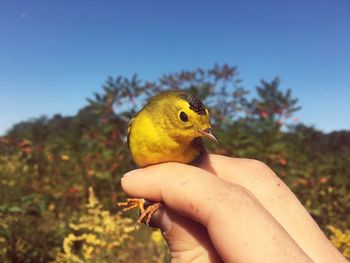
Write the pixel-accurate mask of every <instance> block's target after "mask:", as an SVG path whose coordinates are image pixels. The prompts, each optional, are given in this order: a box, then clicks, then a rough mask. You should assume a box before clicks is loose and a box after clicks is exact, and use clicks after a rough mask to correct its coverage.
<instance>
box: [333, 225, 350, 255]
mask: <svg viewBox="0 0 350 263" xmlns="http://www.w3.org/2000/svg"><path fill="white" fill-rule="evenodd" d="M328 229H329V230H330V231H331V232H332V235H331V241H332V243H333V244H334V245H335V247H336V248H338V249H339V250H340V251H341V252H342V253H343V255H344V256H345V257H346V258H347V259H350V230H346V231H345V232H342V231H341V230H340V229H339V228H336V227H334V226H332V225H329V226H328Z"/></svg>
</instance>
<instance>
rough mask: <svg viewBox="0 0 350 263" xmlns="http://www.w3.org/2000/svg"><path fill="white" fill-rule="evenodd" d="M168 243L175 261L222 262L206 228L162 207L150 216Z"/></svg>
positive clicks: (153, 224)
mask: <svg viewBox="0 0 350 263" xmlns="http://www.w3.org/2000/svg"><path fill="white" fill-rule="evenodd" d="M152 226H154V227H159V228H160V229H161V230H162V233H163V236H164V238H165V240H166V242H167V243H168V246H169V249H170V255H171V258H172V259H173V260H175V259H176V261H177V262H192V261H193V260H194V259H196V260H197V261H198V262H212V263H214V262H222V260H221V259H220V257H219V255H218V254H217V253H216V250H215V248H214V247H213V244H212V243H211V241H210V238H209V236H208V233H207V230H206V229H205V228H204V227H203V226H202V225H200V224H199V223H196V222H194V221H193V220H191V219H189V218H186V217H183V216H179V215H178V214H176V213H174V212H172V211H171V210H169V209H167V208H164V207H162V208H161V209H159V210H158V211H157V212H156V213H155V214H154V215H153V217H152Z"/></svg>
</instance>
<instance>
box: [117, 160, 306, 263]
mask: <svg viewBox="0 0 350 263" xmlns="http://www.w3.org/2000/svg"><path fill="white" fill-rule="evenodd" d="M122 187H123V189H124V191H126V192H127V193H128V194H129V195H132V196H137V197H140V196H142V197H145V198H147V199H151V200H154V201H160V202H164V203H165V205H166V207H168V208H170V209H172V210H175V211H177V212H178V213H180V214H183V215H185V216H187V217H190V218H191V219H193V220H195V221H198V222H200V223H201V224H202V225H204V226H205V227H206V228H207V231H208V234H209V236H210V238H211V241H212V242H213V245H214V246H215V249H216V250H217V251H218V253H219V255H220V257H221V258H222V259H223V260H224V261H227V262H231V261H234V260H237V261H238V262H249V261H258V260H259V259H261V258H265V257H271V255H274V256H276V259H278V261H279V262H281V261H282V262H296V259H297V258H301V259H302V260H300V261H299V262H308V258H307V256H306V255H305V254H304V252H303V251H302V249H300V247H299V246H298V245H297V244H296V243H295V242H294V240H293V239H291V238H290V236H289V235H288V233H287V232H286V231H285V230H284V229H283V227H282V226H281V225H279V224H278V222H277V221H276V220H275V219H274V218H273V217H272V216H271V215H270V214H269V213H268V212H267V211H266V210H265V209H264V208H263V207H262V206H261V204H260V203H259V202H258V201H257V200H256V199H255V198H254V196H252V195H251V194H250V193H249V192H248V191H246V190H245V189H244V188H242V187H240V186H238V185H234V184H229V183H227V182H225V181H223V180H221V179H220V178H218V177H214V176H212V174H211V173H209V172H206V171H203V170H202V169H200V168H197V167H193V166H189V165H185V164H179V163H165V164H159V165H154V166H151V167H147V168H144V169H138V170H134V171H131V172H130V173H128V174H127V175H126V176H124V177H123V179H122ZM247 248H248V249H247ZM253 248H254V253H253V254H252V253H250V250H251V249H253ZM275 261H276V260H275ZM270 262H273V261H271V260H270Z"/></svg>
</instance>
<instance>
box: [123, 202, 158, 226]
mask: <svg viewBox="0 0 350 263" xmlns="http://www.w3.org/2000/svg"><path fill="white" fill-rule="evenodd" d="M117 206H118V207H124V208H123V209H122V210H121V212H122V213H124V212H126V211H129V210H131V209H133V208H137V207H138V208H139V209H140V216H139V218H138V219H137V223H139V224H140V223H142V221H144V222H145V224H146V225H147V226H149V223H150V222H151V218H152V215H153V214H154V213H155V212H156V211H157V210H158V209H159V208H160V206H161V203H151V204H150V205H149V202H148V201H146V200H145V199H143V198H127V199H126V201H125V202H119V203H117Z"/></svg>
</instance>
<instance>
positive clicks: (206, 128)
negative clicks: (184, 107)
mask: <svg viewBox="0 0 350 263" xmlns="http://www.w3.org/2000/svg"><path fill="white" fill-rule="evenodd" d="M178 96H179V97H180V98H181V99H182V100H184V101H186V102H187V103H188V104H189V110H190V112H193V113H194V114H195V115H196V117H197V118H195V119H196V122H195V124H194V125H193V127H192V128H194V132H195V133H196V134H197V135H198V136H201V137H206V138H208V139H210V140H212V141H214V142H216V143H218V142H219V141H218V139H217V137H216V136H215V135H214V133H213V131H212V129H211V125H210V121H209V112H208V110H207V109H206V108H205V106H204V104H203V103H202V101H201V100H200V99H199V98H197V97H196V96H194V95H192V94H190V93H186V92H183V91H180V92H179V93H178ZM179 117H180V119H181V120H182V121H183V122H187V121H188V116H187V115H186V113H184V112H183V111H181V112H180V115H179Z"/></svg>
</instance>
